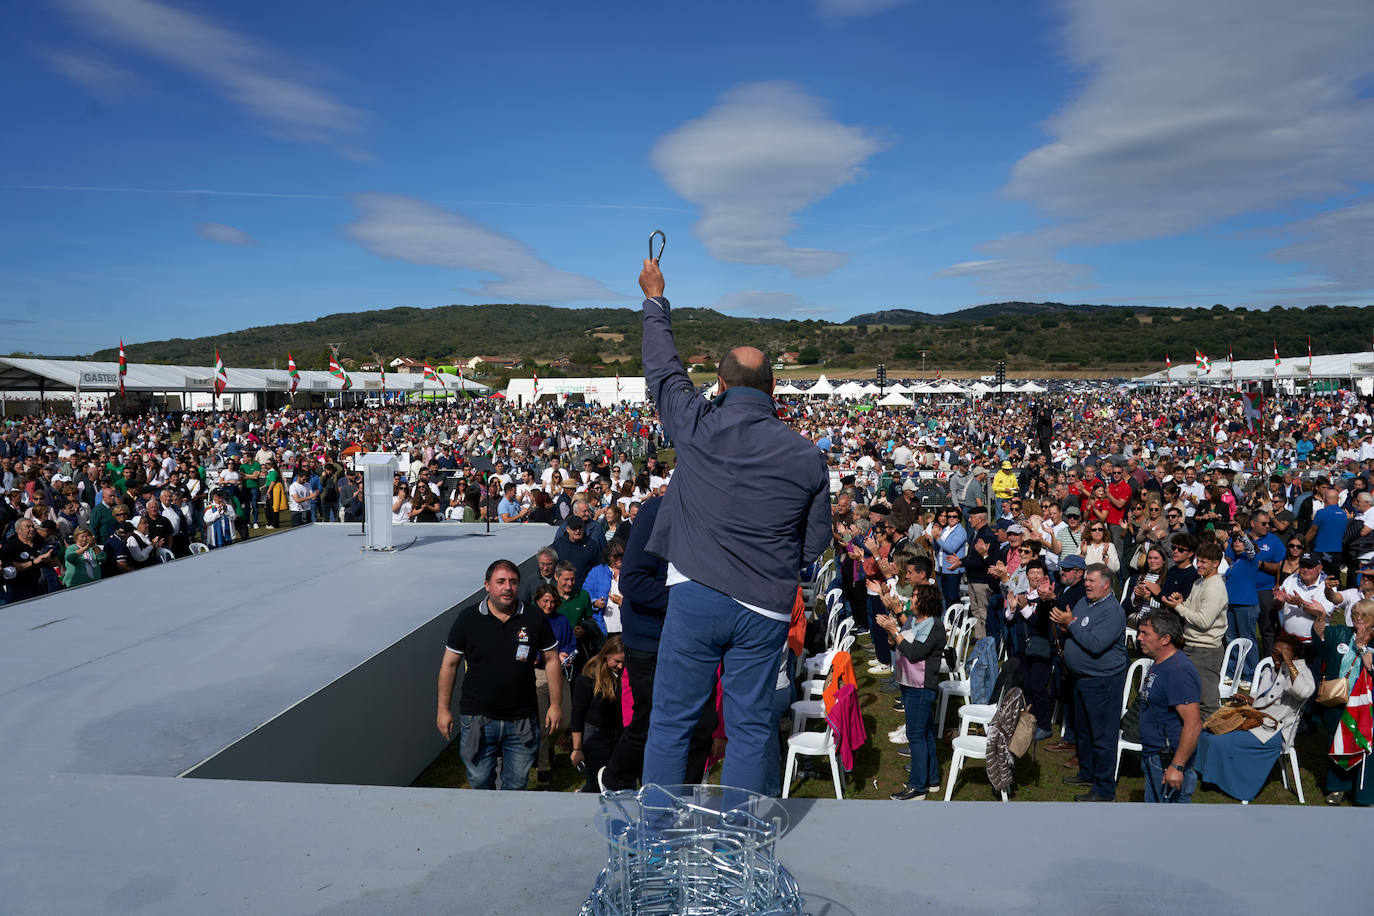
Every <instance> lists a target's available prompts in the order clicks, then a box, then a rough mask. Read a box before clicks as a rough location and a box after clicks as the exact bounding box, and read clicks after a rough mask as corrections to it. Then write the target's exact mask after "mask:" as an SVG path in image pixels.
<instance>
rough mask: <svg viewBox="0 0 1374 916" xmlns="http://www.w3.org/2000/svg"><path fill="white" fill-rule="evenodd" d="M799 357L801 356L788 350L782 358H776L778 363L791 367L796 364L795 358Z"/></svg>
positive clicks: (794, 351)
mask: <svg viewBox="0 0 1374 916" xmlns="http://www.w3.org/2000/svg"><path fill="white" fill-rule="evenodd" d="M799 356H801V354H800V353H798V352H797V351H796V350H789V351H787V352H786V353H784V354H783V355H782V356H779V357H778V362H780V363H786V364H787V365H789V366H792V365H795V364H796V362H797V357H799Z"/></svg>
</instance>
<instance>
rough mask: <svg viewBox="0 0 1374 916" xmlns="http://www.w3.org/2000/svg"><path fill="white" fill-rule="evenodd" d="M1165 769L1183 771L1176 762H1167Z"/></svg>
mask: <svg viewBox="0 0 1374 916" xmlns="http://www.w3.org/2000/svg"><path fill="white" fill-rule="evenodd" d="M1165 769H1169V770H1178V771H1179V772H1180V773H1182V772H1183V767H1181V766H1179V765H1178V764H1176V763H1171V764H1169V765H1168V766H1167V767H1166V768H1165Z"/></svg>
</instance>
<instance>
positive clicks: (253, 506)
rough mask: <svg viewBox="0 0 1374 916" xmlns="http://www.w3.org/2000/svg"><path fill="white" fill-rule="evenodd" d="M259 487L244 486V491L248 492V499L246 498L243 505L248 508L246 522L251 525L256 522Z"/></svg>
mask: <svg viewBox="0 0 1374 916" xmlns="http://www.w3.org/2000/svg"><path fill="white" fill-rule="evenodd" d="M261 489H262V488H261V487H245V488H244V490H245V492H246V493H247V494H248V499H247V500H246V502H247V506H245V508H246V509H247V510H248V522H249V524H252V525H256V524H257V523H258V493H259V491H260V490H261Z"/></svg>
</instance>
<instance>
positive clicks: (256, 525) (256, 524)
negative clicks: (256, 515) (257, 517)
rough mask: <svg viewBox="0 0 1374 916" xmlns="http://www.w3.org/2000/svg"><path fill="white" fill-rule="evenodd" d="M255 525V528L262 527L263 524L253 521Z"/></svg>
mask: <svg viewBox="0 0 1374 916" xmlns="http://www.w3.org/2000/svg"><path fill="white" fill-rule="evenodd" d="M253 527H254V528H261V527H262V526H261V525H259V524H258V523H257V522H254V523H253Z"/></svg>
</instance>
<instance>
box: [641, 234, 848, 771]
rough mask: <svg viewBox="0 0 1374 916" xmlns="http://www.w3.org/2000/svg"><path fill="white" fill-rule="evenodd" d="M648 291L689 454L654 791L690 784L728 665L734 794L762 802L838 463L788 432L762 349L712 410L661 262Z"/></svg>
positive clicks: (655, 544) (669, 399) (650, 333)
mask: <svg viewBox="0 0 1374 916" xmlns="http://www.w3.org/2000/svg"><path fill="white" fill-rule="evenodd" d="M639 285H640V288H641V289H642V290H643V291H644V296H645V300H644V343H643V355H644V375H645V381H646V382H647V383H648V387H649V391H650V392H651V393H652V394H653V396H654V401H655V402H656V403H657V404H658V410H659V417H660V422H661V423H662V425H663V429H664V431H665V432H666V433H667V434H668V436H669V437H670V438H671V439H672V442H673V445H674V446H675V447H676V449H677V462H676V464H677V469H676V471H675V472H674V473H673V479H672V484H671V486H669V487H668V490H667V494H666V495H665V496H664V498H663V504H662V506H661V507H660V508H659V511H658V518H657V519H656V521H655V525H654V530H653V534H652V535H651V536H650V540H649V544H648V549H649V550H650V551H651V552H652V553H655V554H658V555H659V556H661V557H664V558H665V559H666V560H667V561H668V580H667V581H668V586H669V597H668V611H667V614H666V616H665V618H664V623H663V635H662V637H661V640H660V644H659V653H658V667H657V670H656V672H655V675H654V708H653V712H652V715H651V717H650V722H649V737H648V742H647V744H646V746H645V750H644V782H645V783H658V784H659V785H672V784H677V783H681V782H682V781H683V777H684V774H685V771H686V766H687V750H688V744H689V742H690V739H691V734H692V729H693V727H694V726H695V725H696V723H697V720H698V718H699V717H700V714H701V708H702V705H703V704H704V703H705V702H706V699H707V697H708V696H709V695H710V693H711V691H712V690H713V689H714V686H715V677H716V669H717V666H723V670H722V672H721V678H722V683H723V687H724V704H723V712H724V720H725V731H726V737H727V738H728V739H729V745H728V747H729V751H728V752H727V754H726V757H725V768H724V771H723V772H722V775H721V782H722V783H723V784H724V785H727V786H734V787H737V788H741V789H748V790H751V791H754V792H762V791H763V790H764V786H765V781H766V778H767V775H766V774H767V772H768V770H769V765H768V763H767V762H766V761H765V760H764V756H765V749H766V747H767V739H768V730H769V729H772V728H776V727H777V723H776V721H775V720H774V716H773V713H772V696H773V690H774V684H775V682H776V681H777V675H778V665H779V664H780V662H781V659H782V652H783V650H784V647H785V646H786V642H787V627H788V622H789V620H790V618H791V611H792V604H793V602H794V601H795V600H796V595H797V580H798V571H799V570H800V569H801V567H803V566H804V565H806V564H807V563H810V562H811V561H813V560H815V559H816V558H817V557H819V556H820V555H821V553H822V552H824V550H825V548H826V546H827V545H828V544H829V542H830V534H831V532H830V481H829V476H828V474H827V473H826V467H825V457H824V456H823V455H822V454H821V453H820V452H819V451H817V449H816V447H815V446H814V445H813V444H812V443H810V442H809V441H807V440H806V439H804V438H803V437H802V436H801V435H799V434H798V433H796V432H795V431H793V430H792V429H791V428H790V427H788V426H787V424H785V423H783V421H782V420H780V419H778V415H777V409H776V405H775V404H774V402H773V372H772V368H771V367H770V365H769V363H768V360H767V359H766V358H765V357H764V355H763V353H762V352H760V351H759V350H757V349H755V348H753V347H736V348H734V349H733V350H731V351H730V352H729V353H727V354H725V356H723V357H722V358H721V360H720V368H719V385H720V394H719V395H718V396H717V397H716V398H715V399H713V400H709V401H708V400H707V399H706V398H704V397H702V396H701V395H700V394H699V393H698V392H697V390H696V388H695V386H694V385H693V384H692V381H691V379H690V378H689V377H688V375H687V372H686V370H684V369H683V367H682V361H681V359H679V357H678V353H677V347H676V345H675V344H674V342H673V329H672V320H671V311H670V306H669V304H668V300H667V299H665V298H664V297H663V274H662V273H661V272H660V271H659V267H658V262H657V261H656V260H652V259H651V260H646V261H645V262H644V268H643V270H642V272H641V273H640V275H639Z"/></svg>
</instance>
